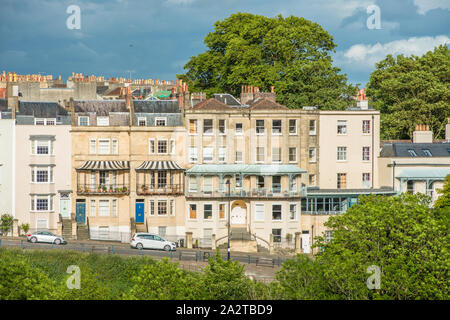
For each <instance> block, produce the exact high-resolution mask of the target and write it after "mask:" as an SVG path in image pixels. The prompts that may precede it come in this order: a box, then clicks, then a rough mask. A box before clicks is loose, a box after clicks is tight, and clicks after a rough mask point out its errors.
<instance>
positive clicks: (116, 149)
mask: <svg viewBox="0 0 450 320" xmlns="http://www.w3.org/2000/svg"><path fill="white" fill-rule="evenodd" d="M111 149H112V150H111V151H112V154H119V140H118V139H112V144H111Z"/></svg>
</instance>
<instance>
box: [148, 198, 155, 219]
mask: <svg viewBox="0 0 450 320" xmlns="http://www.w3.org/2000/svg"><path fill="white" fill-rule="evenodd" d="M148 214H149V215H150V216H155V200H154V199H149V200H148Z"/></svg>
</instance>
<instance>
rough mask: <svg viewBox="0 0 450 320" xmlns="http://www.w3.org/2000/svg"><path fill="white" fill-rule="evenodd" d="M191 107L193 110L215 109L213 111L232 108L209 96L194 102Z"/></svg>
mask: <svg viewBox="0 0 450 320" xmlns="http://www.w3.org/2000/svg"><path fill="white" fill-rule="evenodd" d="M192 109H194V110H215V111H230V110H234V108H233V107H230V106H228V105H226V104H225V103H223V102H220V101H219V100H217V99H214V98H211V99H208V100H205V101H202V102H200V103H198V104H196V105H195V106H194V107H193V108H192Z"/></svg>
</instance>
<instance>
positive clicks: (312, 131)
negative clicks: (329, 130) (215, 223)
mask: <svg viewBox="0 0 450 320" xmlns="http://www.w3.org/2000/svg"><path fill="white" fill-rule="evenodd" d="M311 121H312V122H313V123H314V130H311ZM308 131H309V135H310V136H315V135H316V134H317V121H316V120H314V119H309V122H308Z"/></svg>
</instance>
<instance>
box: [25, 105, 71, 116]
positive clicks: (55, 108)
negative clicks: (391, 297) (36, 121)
mask: <svg viewBox="0 0 450 320" xmlns="http://www.w3.org/2000/svg"><path fill="white" fill-rule="evenodd" d="M18 114H19V115H21V116H34V117H36V118H56V116H66V115H68V112H67V110H66V109H65V108H63V107H61V106H60V105H59V104H58V103H56V102H23V101H19V113H18Z"/></svg>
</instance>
